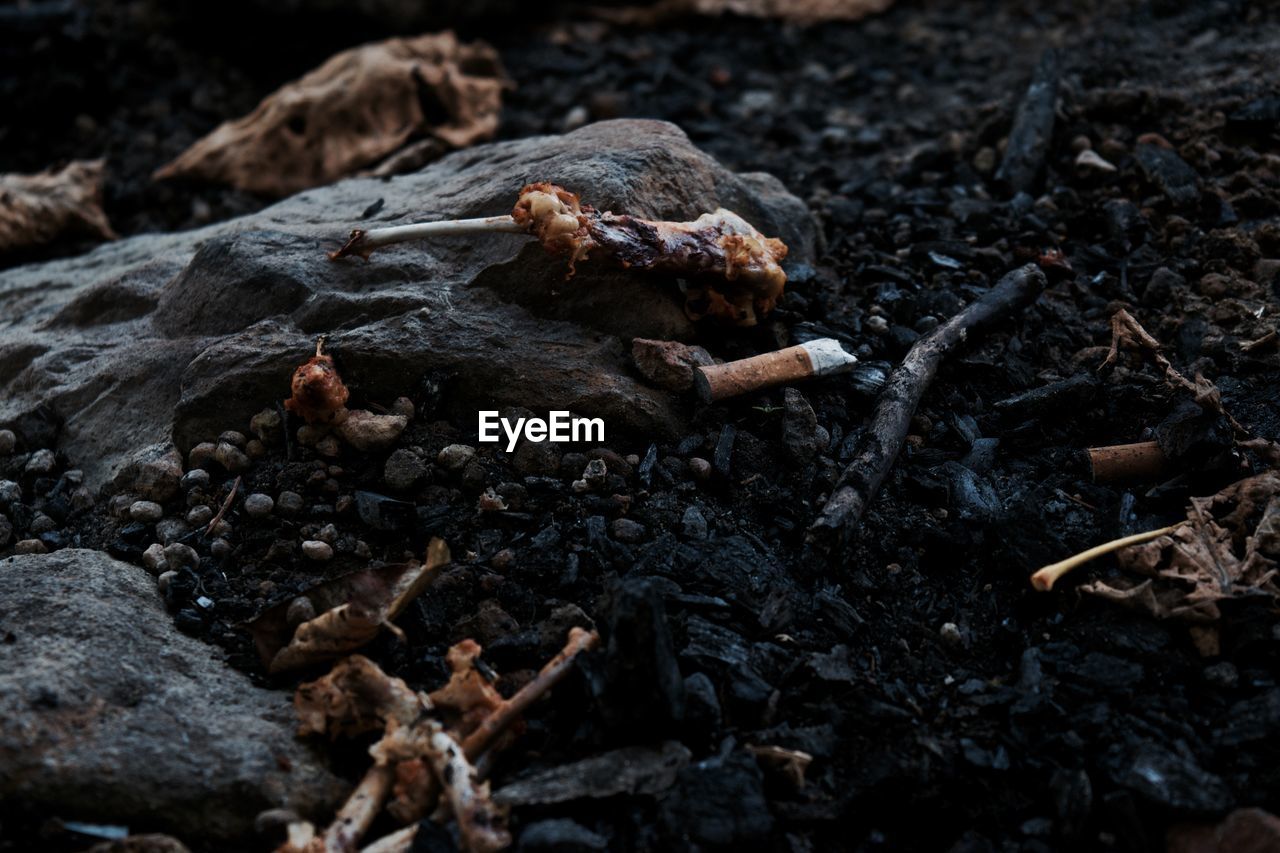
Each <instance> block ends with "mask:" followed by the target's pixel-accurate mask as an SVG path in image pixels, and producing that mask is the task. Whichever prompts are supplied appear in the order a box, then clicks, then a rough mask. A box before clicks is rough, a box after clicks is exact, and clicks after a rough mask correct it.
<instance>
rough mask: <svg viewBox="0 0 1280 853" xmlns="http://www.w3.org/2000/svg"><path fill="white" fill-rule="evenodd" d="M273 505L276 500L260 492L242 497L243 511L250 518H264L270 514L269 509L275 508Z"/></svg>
mask: <svg viewBox="0 0 1280 853" xmlns="http://www.w3.org/2000/svg"><path fill="white" fill-rule="evenodd" d="M275 506H276V502H275V501H273V500H272V499H271V496H270V495H264V494H262V493H261V492H255V493H254V494H252V495H249V497H247V498H245V499H244V511H245V512H246V513H248V514H249V517H250V518H266V517H267V516H269V515H271V510H273V509H275Z"/></svg>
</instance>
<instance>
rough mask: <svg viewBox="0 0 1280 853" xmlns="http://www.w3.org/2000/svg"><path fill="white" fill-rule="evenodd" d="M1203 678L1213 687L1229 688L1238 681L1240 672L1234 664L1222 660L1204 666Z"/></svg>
mask: <svg viewBox="0 0 1280 853" xmlns="http://www.w3.org/2000/svg"><path fill="white" fill-rule="evenodd" d="M1204 680H1205V681H1207V682H1209V683H1210V684H1212V685H1214V686H1215V687H1224V688H1228V689H1230V688H1232V687H1235V686H1236V685H1237V684H1239V683H1240V672H1239V670H1237V669H1236V666H1235V664H1233V663H1231V662H1230V661H1222V662H1221V663H1215V664H1212V665H1210V666H1207V667H1205V668H1204Z"/></svg>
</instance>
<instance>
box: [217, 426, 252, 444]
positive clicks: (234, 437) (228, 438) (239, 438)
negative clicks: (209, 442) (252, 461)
mask: <svg viewBox="0 0 1280 853" xmlns="http://www.w3.org/2000/svg"><path fill="white" fill-rule="evenodd" d="M247 440H248V439H247V437H246V436H245V434H244V433H242V432H237V431H236V430H233V429H229V430H227V431H226V432H224V433H223V434H222V435H220V436H218V443H219V444H222V443H224V442H225V443H226V444H230V445H232V446H233V447H239V448H242V449H243V448H244V445H245V442H246V441H247Z"/></svg>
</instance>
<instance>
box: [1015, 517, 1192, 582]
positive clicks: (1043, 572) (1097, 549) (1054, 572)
mask: <svg viewBox="0 0 1280 853" xmlns="http://www.w3.org/2000/svg"><path fill="white" fill-rule="evenodd" d="M1177 527H1178V525H1177V524H1171V525H1169V526H1168V527H1162V528H1160V529H1159V530H1148V531H1147V532H1146V533H1135V534H1133V535H1132V536H1125V537H1124V538H1122V539H1113V540H1111V541H1110V542H1104V543H1102V544H1101V545H1095V546H1094V547H1092V548H1090V549H1089V550H1088V551H1081V552H1080V553H1079V554H1076V555H1075V556H1074V557H1068V558H1067V559H1065V560H1062V561H1061V562H1057V563H1053V564H1051V565H1048V566H1045V567H1044V568H1043V569H1040V570H1039V571H1037V572H1036V573H1035V574H1034V575H1032V576H1031V585H1032V586H1033V587H1035V588H1036V589H1037V590H1039V591H1040V592H1048V591H1049V590H1051V589H1053V585H1054V584H1055V583H1057V582H1058V579H1059V578H1061V577H1062V576H1063V575H1065V574H1066V573H1067V572H1069V571H1071V570H1072V569H1074V568H1076V567H1077V566H1082V565H1084V564H1085V563H1087V562H1089V561H1090V560H1093V559H1096V558H1098V557H1101V556H1102V555H1104V554H1110V553H1111V552H1112V551H1118V550H1120V549H1121V548H1124V547H1125V546H1127V545H1137V544H1139V543H1140V542H1149V541H1151V540H1152V539H1158V538H1159V537H1161V536H1164V535H1166V534H1168V533H1172V532H1173V531H1174V530H1175V529H1177Z"/></svg>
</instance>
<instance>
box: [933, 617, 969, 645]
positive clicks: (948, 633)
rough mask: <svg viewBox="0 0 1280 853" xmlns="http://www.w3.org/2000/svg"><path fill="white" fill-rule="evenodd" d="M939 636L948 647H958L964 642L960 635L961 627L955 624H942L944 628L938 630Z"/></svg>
mask: <svg viewBox="0 0 1280 853" xmlns="http://www.w3.org/2000/svg"><path fill="white" fill-rule="evenodd" d="M938 636H940V637H941V638H942V642H944V643H946V644H947V645H948V646H958V645H960V644H961V643H962V642H964V636H963V635H962V634H961V633H960V626H959V625H957V624H956V623H954V622H944V623H942V627H941V628H939V629H938Z"/></svg>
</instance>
